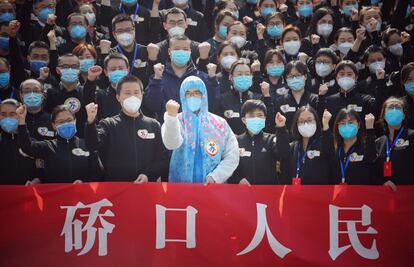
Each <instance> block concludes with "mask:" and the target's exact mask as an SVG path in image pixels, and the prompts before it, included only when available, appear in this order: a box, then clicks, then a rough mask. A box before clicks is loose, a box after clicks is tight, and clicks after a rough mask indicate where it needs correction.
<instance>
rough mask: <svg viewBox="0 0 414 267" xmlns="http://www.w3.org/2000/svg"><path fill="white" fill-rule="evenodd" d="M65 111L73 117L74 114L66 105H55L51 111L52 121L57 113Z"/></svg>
mask: <svg viewBox="0 0 414 267" xmlns="http://www.w3.org/2000/svg"><path fill="white" fill-rule="evenodd" d="M64 111H67V112H69V113H70V114H72V117H73V118H75V114H73V112H72V111H71V110H70V109H69V107H68V106H67V105H59V106H56V107H55V108H54V109H53V111H52V122H53V123H54V122H55V120H56V117H57V116H58V115H59V113H61V112H64Z"/></svg>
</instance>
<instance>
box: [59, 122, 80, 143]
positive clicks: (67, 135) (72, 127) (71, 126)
mask: <svg viewBox="0 0 414 267" xmlns="http://www.w3.org/2000/svg"><path fill="white" fill-rule="evenodd" d="M56 130H57V134H58V135H59V136H60V137H62V138H64V139H66V140H69V139H71V138H72V137H74V136H75V134H76V123H75V122H66V123H62V124H60V125H59V126H57V127H56Z"/></svg>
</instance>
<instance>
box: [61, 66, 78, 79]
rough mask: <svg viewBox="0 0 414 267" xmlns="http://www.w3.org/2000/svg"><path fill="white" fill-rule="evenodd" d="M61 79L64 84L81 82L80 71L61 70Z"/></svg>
mask: <svg viewBox="0 0 414 267" xmlns="http://www.w3.org/2000/svg"><path fill="white" fill-rule="evenodd" d="M60 72H61V77H60V79H61V80H62V82H64V83H75V82H77V81H78V80H79V70H78V69H72V68H70V69H61V70H60Z"/></svg>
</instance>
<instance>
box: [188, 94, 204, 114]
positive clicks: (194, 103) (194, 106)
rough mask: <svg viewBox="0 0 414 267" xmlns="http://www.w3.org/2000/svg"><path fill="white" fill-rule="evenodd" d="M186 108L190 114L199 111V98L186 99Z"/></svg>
mask: <svg viewBox="0 0 414 267" xmlns="http://www.w3.org/2000/svg"><path fill="white" fill-rule="evenodd" d="M187 107H188V109H189V110H191V111H192V112H195V111H197V110H200V108H201V97H195V96H190V97H188V98H187Z"/></svg>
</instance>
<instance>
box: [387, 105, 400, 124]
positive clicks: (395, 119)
mask: <svg viewBox="0 0 414 267" xmlns="http://www.w3.org/2000/svg"><path fill="white" fill-rule="evenodd" d="M384 119H385V121H386V122H387V124H388V125H389V126H398V125H400V124H401V122H402V121H403V119H404V113H403V112H402V111H401V109H398V108H391V109H389V110H387V112H385V117H384Z"/></svg>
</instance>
